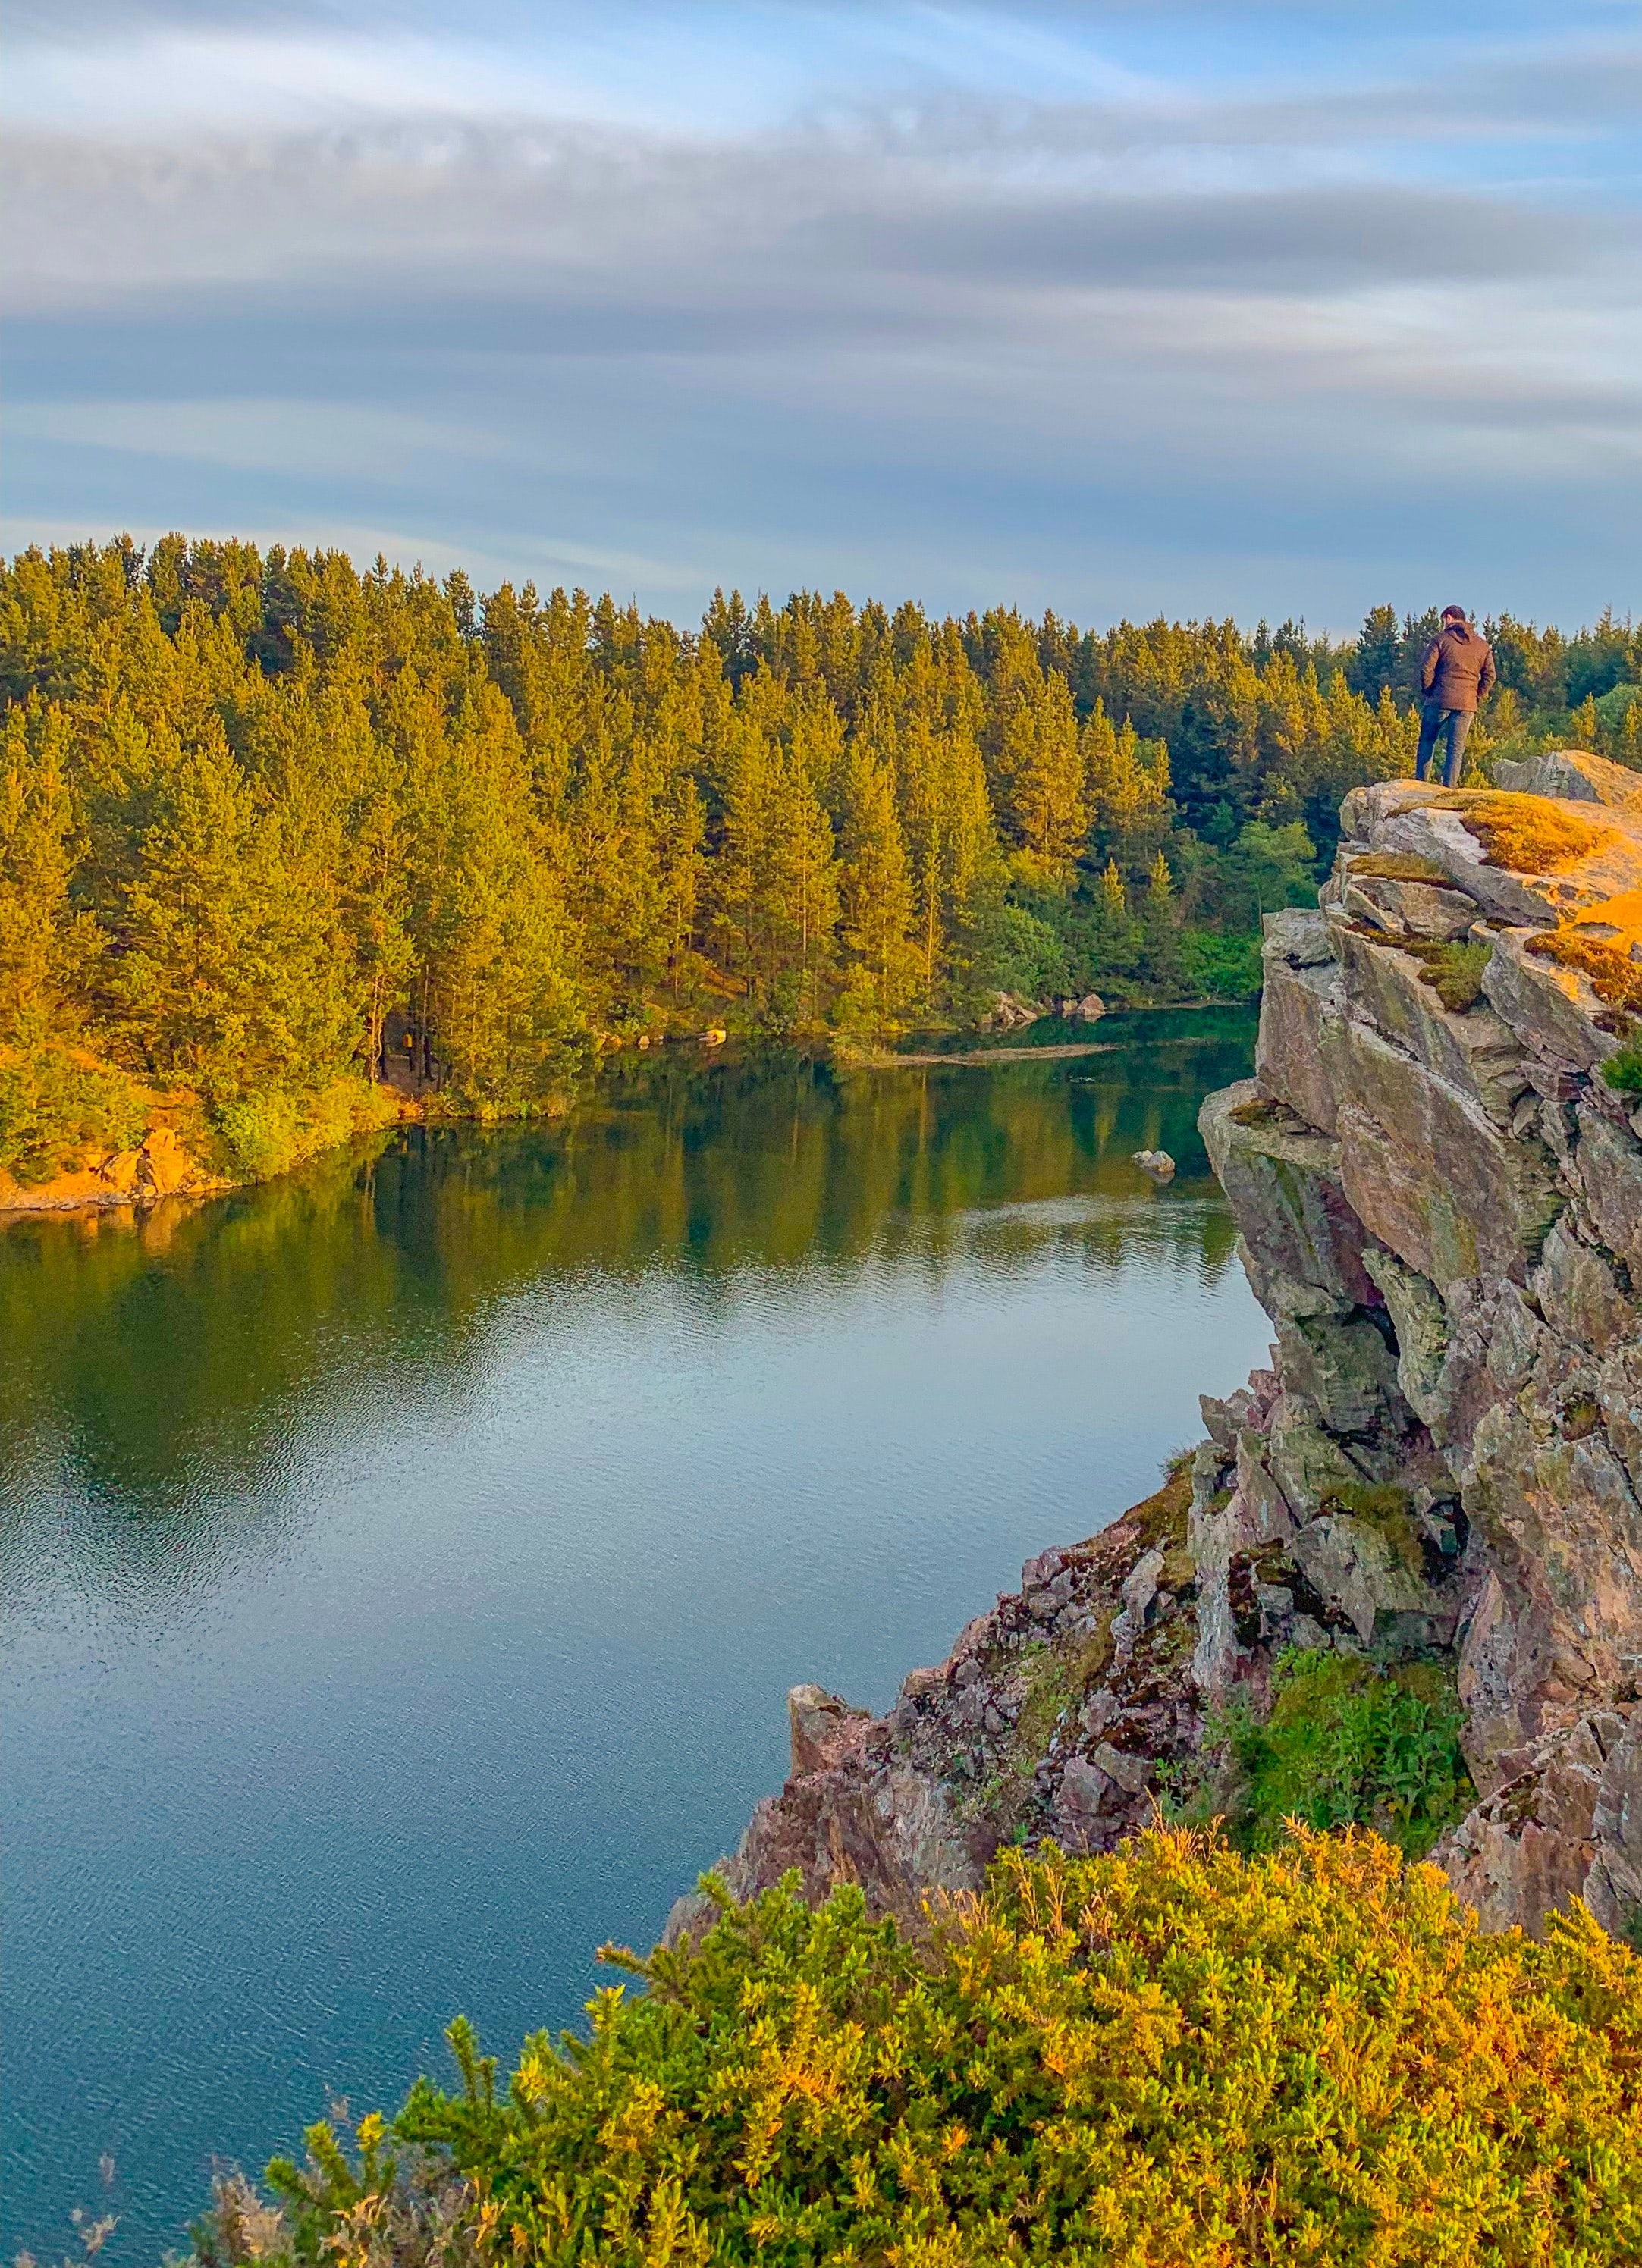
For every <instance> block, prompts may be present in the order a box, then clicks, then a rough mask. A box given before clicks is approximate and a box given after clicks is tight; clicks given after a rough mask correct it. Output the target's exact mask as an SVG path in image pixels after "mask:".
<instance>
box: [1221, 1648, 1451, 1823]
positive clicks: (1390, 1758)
mask: <svg viewBox="0 0 1642 2268" xmlns="http://www.w3.org/2000/svg"><path fill="white" fill-rule="evenodd" d="M1464 1721H1465V1719H1464V1712H1463V1711H1462V1709H1461V1707H1460V1705H1459V1702H1458V1699H1457V1698H1456V1697H1455V1694H1454V1680H1453V1675H1452V1672H1451V1671H1449V1670H1448V1669H1447V1668H1446V1667H1443V1666H1440V1665H1439V1664H1437V1663H1432V1662H1406V1663H1399V1664H1396V1665H1395V1666H1390V1665H1387V1664H1383V1663H1379V1662H1373V1661H1366V1660H1365V1659H1364V1658H1363V1657H1362V1656H1360V1655H1356V1654H1341V1653H1299V1652H1290V1653H1285V1654H1280V1655H1279V1656H1278V1661H1277V1662H1276V1664H1275V1665H1274V1667H1273V1669H1272V1676H1271V1702H1270V1710H1269V1712H1268V1713H1267V1715H1266V1716H1265V1717H1264V1719H1257V1718H1256V1717H1255V1715H1254V1714H1253V1712H1251V1711H1249V1710H1248V1708H1247V1706H1246V1705H1244V1706H1242V1707H1241V1708H1233V1709H1228V1710H1227V1711H1226V1712H1225V1713H1224V1714H1223V1716H1222V1717H1221V1719H1219V1723H1218V1724H1216V1725H1213V1726H1211V1728H1210V1735H1209V1737H1210V1739H1211V1741H1213V1740H1215V1739H1216V1738H1217V1736H1218V1739H1219V1742H1220V1743H1221V1744H1223V1745H1224V1746H1225V1747H1226V1748H1227V1749H1229V1751H1230V1759H1229V1761H1230V1763H1231V1764H1232V1766H1233V1772H1234V1775H1235V1777H1234V1779H1233V1785H1232V1788H1231V1790H1230V1791H1229V1800H1228V1801H1227V1804H1226V1809H1227V1825H1228V1828H1229V1830H1230V1832H1231V1835H1232V1837H1233V1841H1234V1842H1236V1843H1237V1844H1239V1845H1241V1847H1242V1848H1243V1849H1245V1850H1248V1851H1269V1850H1271V1849H1273V1848H1274V1847H1275V1846H1276V1845H1278V1843H1280V1842H1281V1841H1282V1839H1283V1837H1284V1834H1285V1823H1286V1822H1287V1821H1288V1820H1290V1819H1298V1820H1300V1821H1301V1822H1302V1823H1304V1824H1305V1825H1306V1826H1307V1827H1310V1828H1315V1829H1319V1830H1321V1829H1326V1828H1331V1827H1349V1826H1356V1827H1372V1828H1373V1829H1374V1830H1377V1831H1378V1832H1379V1833H1380V1834H1381V1835H1383V1836H1385V1837H1387V1838H1388V1840H1389V1841H1391V1842H1393V1843H1395V1844H1396V1845H1397V1846H1398V1847H1399V1849H1401V1850H1403V1852H1406V1853H1407V1854H1408V1855H1409V1856H1410V1857H1411V1858H1423V1857H1424V1856H1425V1852H1427V1851H1429V1850H1430V1848H1431V1846H1432V1844H1433V1843H1434V1842H1435V1841H1436V1839H1437V1837H1438V1836H1439V1835H1440V1834H1441V1832H1442V1830H1443V1829H1444V1828H1445V1827H1449V1826H1452V1825H1453V1823H1454V1821H1455V1820H1457V1819H1461V1818H1463V1816H1464V1815H1465V1814H1466V1812H1467V1811H1469V1808H1470V1807H1471V1805H1472V1804H1473V1803H1475V1801H1476V1789H1475V1788H1474V1787H1473V1786H1472V1785H1471V1778H1470V1774H1469V1772H1468V1771H1467V1770H1466V1766H1465V1758H1464V1756H1463V1754H1462V1751H1461V1748H1460V1733H1461V1729H1462V1726H1463V1724H1464Z"/></svg>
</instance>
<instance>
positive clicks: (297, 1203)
mask: <svg viewBox="0 0 1642 2268" xmlns="http://www.w3.org/2000/svg"><path fill="white" fill-rule="evenodd" d="M1102 1036H1103V1037H1112V1038H1123V1040H1124V1041H1125V1044H1124V1045H1123V1046H1122V1047H1121V1048H1120V1049H1118V1051H1116V1052H1114V1053H1111V1054H1106V1055H1100V1056H1094V1057H1086V1058H1082V1059H1079V1060H1072V1061H1061V1062H1054V1063H1049V1062H1044V1063H1035V1064H1016V1065H1011V1066H1009V1067H1007V1068H1004V1067H998V1068H995V1069H987V1070H979V1069H963V1068H958V1067H944V1068H941V1069H938V1070H904V1071H894V1072H887V1073H874V1074H865V1075H858V1076H855V1077H850V1078H834V1077H832V1076H831V1075H829V1074H828V1072H826V1071H821V1070H817V1069H814V1068H812V1067H792V1066H789V1067H786V1068H782V1069H773V1070H772V1069H764V1070H758V1071H755V1070H749V1069H744V1068H738V1067H737V1066H736V1065H734V1064H728V1063H725V1064H715V1065H712V1066H711V1067H703V1066H699V1065H690V1066H685V1065H683V1064H677V1065H673V1064H661V1065H656V1066H650V1065H644V1066H643V1067H642V1076H639V1075H637V1074H638V1073H639V1071H640V1066H638V1065H637V1064H636V1065H635V1066H634V1067H633V1072H632V1073H630V1074H629V1075H628V1076H627V1077H626V1078H625V1079H622V1081H620V1082H619V1083H618V1084H617V1085H616V1086H614V1087H613V1088H612V1089H611V1091H610V1093H609V1094H608V1095H607V1098H606V1099H605V1101H603V1102H602V1103H601V1104H600V1106H599V1107H598V1108H594V1109H592V1110H589V1111H588V1112H587V1113H585V1115H584V1116H581V1117H579V1118H578V1120H577V1121H576V1122H575V1123H572V1124H571V1125H569V1126H566V1127H562V1128H559V1129H556V1130H502V1131H497V1132H481V1131H477V1130H463V1131H456V1132H449V1133H440V1134H434V1135H428V1134H423V1133H422V1132H421V1131H419V1130H417V1131H412V1132H410V1133H409V1134H407V1135H404V1136H401V1137H398V1138H395V1139H394V1141H392V1142H391V1143H389V1144H388V1145H387V1146H386V1147H385V1148H383V1149H381V1150H380V1151H379V1153H377V1154H374V1155H372V1156H368V1157H362V1156H359V1155H357V1154H356V1155H353V1156H350V1157H347V1158H344V1159H341V1160H330V1161H328V1162H326V1163H325V1164H323V1165H321V1166H320V1167H317V1168H315V1169H313V1170H311V1171H310V1172H308V1173H306V1175H300V1176H298V1177H296V1178H293V1179H291V1181H288V1182H284V1183H282V1184H279V1185H276V1186H275V1187H271V1188H269V1189H261V1190H257V1191H253V1192H249V1193H247V1194H246V1195H244V1196H239V1197H232V1198H229V1199H225V1200H223V1201H220V1202H218V1203H217V1204H212V1205H210V1206H208V1207H206V1208H204V1209H203V1210H198V1211H182V1210H180V1209H179V1210H178V1211H175V1212H174V1213H162V1214H158V1215H156V1216H154V1217H153V1218H152V1219H150V1220H149V1221H148V1222H146V1223H145V1224H144V1225H143V1226H136V1227H134V1226H130V1225H129V1224H121V1223H117V1222H114V1221H104V1222H102V1223H100V1224H97V1223H87V1224H77V1223H71V1222H68V1221H55V1222H47V1223H34V1224H13V1225H12V1226H10V1227H9V1228H7V1229H5V1230H4V1233H0V1350H3V1363H4V1369H3V1373H0V1488H3V1490H4V1586H5V1595H6V1605H7V1620H8V1626H9V1631H10V1638H9V1644H8V1647H7V1653H6V1662H5V1669H4V1684H5V1690H4V1706H5V1718H6V1729H5V1773H4V1791H5V1792H4V1803H5V1823H4V1909H5V1911H4V1921H5V1939H4V1999H5V2009H4V2021H5V2059H4V2147H5V2153H6V2162H5V2176H4V2230H3V2232H0V2257H6V2258H9V2257H11V2254H12V2253H13V2252H14V2251H15V2250H17V2249H18V2247H19V2246H21V2245H27V2246H29V2247H30V2248H31V2249H32V2250H34V2251H35V2252H36V2253H37V2254H39V2255H40V2257H41V2258H42V2260H44V2259H55V2258H59V2257H61V2256H62V2254H63V2251H64V2250H67V2249H69V2248H70V2243H71V2238H72V2232H71V2229H70V2222H69V2218H68V2216H69V2213H70V2208H71V2207H72V2206H74V2205H82V2206H84V2207H85V2208H86V2209H87V2210H88V2211H92V2212H103V2211H111V2212H114V2213H118V2214H119V2215H120V2216H121V2220H120V2226H119V2228H118V2229H117V2231H116V2233H115V2235H114V2239H113V2240H112V2242H111V2243H110V2246H109V2248H108V2250H107V2253H106V2254H105V2255H104V2257H105V2259H107V2260H111V2261H118V2262H122V2263H123V2262H131V2263H138V2262H143V2263H151V2262H157V2261H158V2257H159V2256H160V2254H161V2252H162V2251H163V2250H165V2249H166V2247H167V2246H169V2245H173V2244H175V2243H177V2242H180V2239H181V2236H182V2234H183V2230H184V2227H185V2224H186V2222H187V2220H188V2218H189V2216H190V2215H191V2214H192V2213H194V2212H195V2211H196V2210H197V2209H198V2208H199V2206H200V2205H201V2204H202V2202H203V2200H204V2198H205V2195H206V2189H207V2182H208V2176H209V2169H210V2162H211V2160H212V2157H213V2155H217V2156H220V2157H223V2158H229V2159H238V2160H240V2161H243V2162H245V2163H246V2164H247V2165H248V2166H260V2164H261V2161H262V2160H263V2159H265V2158H266V2157H267V2156H268V2155H269V2153H270V2152H271V2151H273V2150H275V2149H276V2148H288V2147H291V2146H292V2145H293V2144H294V2143H295V2142H296V2141H297V2139H298V2136H299V2134H300V2131H301V2129H302V2127H303V2125H304V2124H306V2122H307V2121H308V2120H309V2119H311V2118H312V2117H315V2116H316V2115H319V2114H320V2112H321V2111H322V2110H323V2109H324V2107H325V2105H326V2103H327V2102H328V2100H329V2099H331V2098H333V2097H337V2096H344V2097H347V2098H349V2099H350V2101H351V2102H352V2103H353V2106H354V2108H355V2110H356V2113H357V2112H359V2111H362V2110H364V2109H365V2108H368V2107H370V2106H372V2105H373V2104H383V2105H387V2106H388V2107H391V2106H392V2104H393V2103H394V2102H397V2101H398V2099H399V2097H400V2096H401V2094H402V2092H403V2090H404V2088H405V2086H406V2084H407V2083H408V2081H409V2080H410V2079H411V2078H412V2077H413V2076H414V2075H415V2073H416V2072H417V2071H418V2070H419V2069H423V2068H425V2069H429V2070H434V2071H438V2072H440V2073H443V2071H444V2068H445V2065H444V2050H443V2048H442V2045H441V2043H440V2039H439V2032H440V2027H441V2026H442V2024H443V2023H444V2022H445V2020H446V2019H447V2018H448V2017H449V2016H450V2015H451V2014H453V2013H454V2012H455V2011H457V2010H459V2009H465V2010H466V2011H467V2012H468V2014H470V2015H471V2016H472V2017H473V2018H474V2020H475V2022H476V2023H477V2024H478V2026H479V2028H480V2030H481V2032H482V2036H484V2038H485V2039H486V2041H487V2042H488V2043H489V2044H490V2045H491V2046H492V2047H493V2048H495V2049H496V2050H497V2051H500V2052H502V2053H504V2054H506V2053H508V2052H510V2051H512V2049H513V2048H514V2047H515V2046H516V2045H517V2043H518V2041H519V2037H520V2036H521V2035H522V2034H523V2033H524V2032H525V2031H526V2029H532V2028H534V2027H535V2026H538V2025H540V2024H542V2023H548V2024H553V2025H556V2024H560V2023H564V2022H568V2021H572V2020H573V2019H574V2017H575V2015H576V2013H577V2011H578V2007H579V2004H580V2002H581V2001H582V1999H584V1998H585V1994H586V1993H587V1992H588V1991H589V1990H590V1989H591V1987H592V1985H593V1981H594V1974H595V1972H594V1970H593V1964H592V1961H591V1955H592V1950H593V1947H594V1946H595V1945H596V1944H598V1943H599V1941H600V1940H602V1939H604V1938H607V1937H615V1938H619V1939H625V1940H636V1941H639V1942H643V1943H648V1942H650V1941H651V1940H652V1938H653V1936H654V1934H655V1933H656V1932H657V1930H658V1929H659V1926H660V1923H661V1921H662V1918H663V1917H664V1916H665V1914H666V1910H667V1906H668V1904H669V1903H670V1902H671V1900H672V1899H673V1897H674V1895H675V1894H676V1893H677V1892H678V1891H679V1890H680V1889H684V1888H686V1887H688V1885H689V1884H690V1883H691V1882H692V1881H693V1880H694V1877H695V1875H696V1873H697V1872H698V1870H699V1869H700V1868H701V1867H703V1866H705V1865H708V1864H710V1863H711V1860H712V1859H714V1858H715V1857H716V1856H717V1854H718V1852H720V1851H721V1850H722V1849H724V1848H725V1847H726V1845H729V1844H731V1843H732V1842H733V1838H734V1837H735V1836H736V1835H737V1833H738V1832H739V1831H740V1827H741V1825H742V1823H743V1822H744V1820H745V1818H746V1815H747V1812H748V1810H749V1809H750V1808H751V1806H752V1804H753V1802H754V1801H755V1799H756V1798H757V1797H758V1796H759V1795H761V1794H762V1793H765V1792H766V1791H767V1790H769V1788H771V1787H773V1786H776V1785H777V1783H778V1781H779V1780H780V1778H781V1777H782V1773H783V1771H784V1757H785V1740H786V1735H785V1722H784V1709H783V1696H784V1693H785V1691H786V1689H787V1688H788V1686H790V1685H792V1684H793V1683H796V1682H797V1681H798V1680H799V1679H801V1678H811V1677H814V1678H817V1679H819V1680H821V1682H822V1683H825V1684H828V1685H832V1686H835V1687H836V1688H838V1689H840V1690H843V1692H845V1693H847V1694H848V1695H850V1697H852V1698H853V1699H856V1700H858V1701H862V1702H867V1703H871V1704H873V1705H875V1706H882V1705H886V1704H887V1702H888V1700H889V1698H890V1697H891V1696H892V1694H893V1693H894V1691H895V1687H896V1686H897V1684H898V1683H899V1682H900V1680H901V1678H902V1675H903V1674H904V1673H905V1672H906V1671H907V1670H908V1669H909V1668H911V1667H913V1666H914V1665H915V1664H917V1663H919V1662H924V1661H931V1660H935V1659H938V1658H939V1655H940V1654H941V1653H944V1652H945V1650H946V1646H947V1645H948V1643H949V1641H950V1639H951V1638H952V1637H953V1636H954V1633H955V1632H956V1631H957V1630H958V1629H959V1627H960V1626H961V1624H963V1623H964V1622H965V1621H966V1620H967V1619H968V1617H969V1616H970V1615H972V1614H974V1613H975V1612H976V1611H977V1610H978V1609H980V1608H981V1607H983V1606H984V1605H985V1604H987V1603H988V1602H989V1601H990V1598H991V1595H992V1594H993V1593H994V1592H995V1591H997V1590H998V1589H999V1588H1001V1587H1012V1585H1013V1582H1014V1580H1015V1578H1016V1575H1017V1572H1018V1570H1019V1568H1020V1562H1021V1560H1022V1559H1023V1558H1024V1557H1026V1556H1027V1554H1028V1553H1030V1552H1033V1551H1036V1550H1041V1549H1042V1547H1043V1546H1045V1545H1047V1544H1049V1543H1057V1542H1064V1541H1066V1540H1068V1539H1070V1538H1072V1537H1075V1536H1079V1535H1086V1534H1088V1533H1089V1532H1090V1531H1091V1530H1092V1529H1093V1528H1097V1527H1098V1526H1100V1525H1101V1523H1102V1522H1103V1521H1106V1520H1107V1519H1108V1517H1109V1516H1110V1515H1111V1514H1112V1513H1115V1512H1116V1511H1118V1510H1119V1509H1121V1508H1122V1507H1123V1506H1125V1505H1127V1504H1129V1503H1130V1502H1132V1501H1133V1500H1134V1499H1136V1498H1138V1497H1139V1496H1141V1495H1143V1494H1145V1492H1147V1491H1149V1490H1150V1489H1151V1488H1152V1486H1154V1485H1155V1481H1156V1476H1157V1471H1158V1467H1159V1463H1160V1459H1161V1458H1162V1457H1163V1456H1164V1455H1165V1454H1166V1453H1167V1452H1168V1451H1169V1450H1171V1449H1173V1448H1174V1447H1177V1446H1179V1445H1180V1444H1181V1443H1182V1442H1183V1441H1186V1440H1189V1439H1191V1438H1192V1437H1193V1435H1194V1433H1195V1432H1196V1430H1197V1410H1196V1397H1197V1393H1198V1391H1199V1389H1201V1388H1211V1389H1216V1390H1219V1391H1225V1390H1226V1389H1228V1388H1231V1387H1232V1386H1233V1384H1235V1383H1236V1382H1237V1381H1239V1380H1241V1377H1242V1376H1243V1374H1244V1373H1245V1372H1246V1371H1247V1370H1248V1366H1249V1365H1250V1363H1251V1362H1253V1361H1255V1360H1257V1359H1260V1357H1261V1355H1262V1353H1263V1348H1264V1344H1265V1341H1266V1337H1267V1336H1268V1334H1267V1327H1266V1324H1265V1321H1264V1318H1263V1316H1262V1315H1261V1314H1259V1312H1258V1310H1257V1309H1256V1308H1255V1305H1254V1302H1253V1300H1251V1298H1250V1296H1249V1294H1248V1290H1247V1288H1246V1286H1245V1285H1244V1282H1243V1278H1242V1274H1241V1270H1240V1268H1239V1267H1238V1265H1237V1263H1236V1261H1235V1258H1234V1256H1233V1236H1232V1229H1231V1225H1230V1222H1229V1220H1228V1218H1227V1216H1226V1211H1225V1208H1224V1205H1223V1204H1222V1203H1221V1201H1220V1199H1219V1195H1218V1192H1217V1191H1216V1189H1215V1187H1214V1184H1213V1183H1212V1182H1211V1180H1210V1179H1209V1177H1208V1172H1207V1167H1206V1163H1205V1160H1204V1156H1203V1153H1202V1151H1201V1149H1200V1147H1199V1145H1198V1144H1197V1135H1196V1131H1195V1128H1194V1124H1193V1120H1194V1117H1195V1114H1196V1110H1197V1102H1198V1100H1199V1098H1200V1096H1201V1095H1202V1094H1204V1092H1206V1091H1207V1090H1208V1089H1209V1088H1210V1087H1211V1086H1218V1085H1219V1084H1221V1083H1223V1082H1224V1081H1226V1079H1233V1078H1237V1077H1239V1076H1241V1075H1242V1073H1243V1072H1244V1071H1245V1070H1246V1069H1247V1064H1248V1050H1249V1045H1250V1041H1251V1037H1252V1030H1251V1026H1250V1024H1249V1023H1248V1020H1247V1019H1244V1018H1241V1017H1237V1016H1233V1015H1218V1016H1214V1015H1208V1014H1202V1015H1197V1016H1195V1017H1182V1016H1178V1015H1177V1016H1172V1017H1158V1018H1153V1019H1149V1020H1148V1019H1138V1018H1137V1019H1131V1020H1128V1022H1127V1023H1126V1024H1123V1025H1120V1024H1119V1023H1118V1021H1117V1020H1112V1021H1111V1022H1109V1023H1108V1025H1107V1026H1105V1027H1102ZM1154 1145H1160V1146H1162V1147H1164V1148H1166V1149H1168V1150H1170V1151H1172V1152H1174V1155H1175V1156H1176V1158H1177V1159H1179V1160H1180V1161H1181V1167H1182V1170H1181V1173H1180V1175H1179V1178H1178V1179H1177V1180H1176V1181H1175V1182H1174V1185H1173V1187H1171V1188H1169V1189H1163V1190H1160V1189H1153V1188H1152V1186H1151V1184H1150V1183H1149V1182H1146V1181H1145V1178H1144V1176H1142V1175H1140V1174H1139V1173H1138V1172H1137V1170H1136V1169H1135V1168H1134V1167H1132V1166H1130V1164H1129V1163H1128V1153H1129V1152H1130V1151H1132V1150H1135V1149H1138V1148H1139V1147H1142V1146H1147V1147H1151V1146H1154ZM104 2153H107V2154H110V2155H111V2156H112V2158H113V2160H114V2179H113V2182H112V2184H111V2185H110V2184H106V2183H105V2182H104V2179H103V2177H102V2176H101V2174H100V2173H99V2159H100V2158H101V2157H102V2155H103V2154H104Z"/></svg>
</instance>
